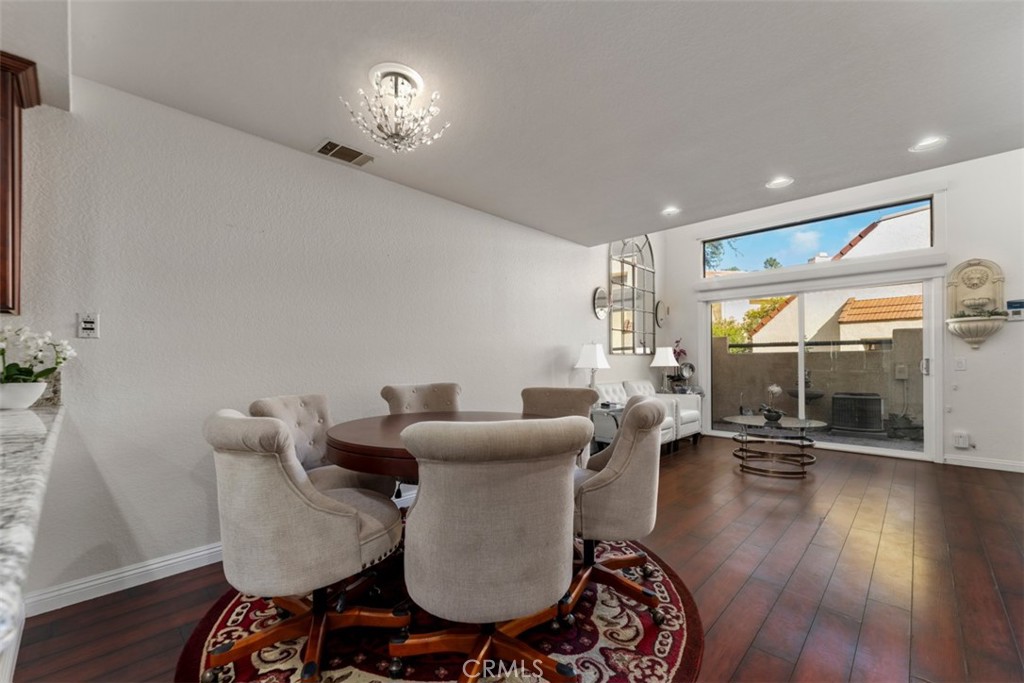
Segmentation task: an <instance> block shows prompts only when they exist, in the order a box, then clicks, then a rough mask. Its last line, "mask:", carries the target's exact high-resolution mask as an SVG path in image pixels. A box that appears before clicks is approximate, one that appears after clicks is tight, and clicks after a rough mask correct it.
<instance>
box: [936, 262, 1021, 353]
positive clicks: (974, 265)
mask: <svg viewBox="0 0 1024 683" xmlns="http://www.w3.org/2000/svg"><path fill="white" fill-rule="evenodd" d="M1005 279H1006V278H1005V277H1004V276H1003V269H1002V268H1000V267H999V266H998V265H996V263H994V262H993V261H987V260H985V259H970V260H968V261H964V262H963V263H961V264H960V265H958V266H957V267H956V268H954V269H953V272H952V273H950V276H949V281H948V282H947V283H946V307H947V310H948V315H949V318H947V319H946V327H947V328H948V329H949V331H950V332H952V333H953V334H955V335H956V336H958V337H960V338H961V339H963V340H964V341H965V342H967V343H968V344H970V345H971V348H972V349H976V348H978V347H979V346H981V345H982V344H983V343H984V341H985V340H986V339H988V338H989V337H990V336H992V335H993V334H995V333H996V332H998V331H999V330H1000V329H1001V328H1002V327H1003V324H1004V323H1005V322H1006V319H1007V317H1008V315H1009V314H1008V313H1007V312H1006V311H1005V310H1002V309H1000V308H999V307H1000V306H1001V305H1002V303H1003V301H1004V299H1003V281H1004V280H1005Z"/></svg>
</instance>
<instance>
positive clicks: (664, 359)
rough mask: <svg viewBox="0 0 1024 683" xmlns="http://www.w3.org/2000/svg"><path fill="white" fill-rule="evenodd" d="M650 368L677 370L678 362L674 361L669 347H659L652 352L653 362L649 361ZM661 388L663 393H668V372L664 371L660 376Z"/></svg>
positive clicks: (674, 358)
mask: <svg viewBox="0 0 1024 683" xmlns="http://www.w3.org/2000/svg"><path fill="white" fill-rule="evenodd" d="M651 367H652V368H678V367H679V362H678V361H677V360H676V356H675V354H674V353H673V352H672V347H671V346H659V347H658V348H657V349H655V351H654V360H652V361H651ZM661 388H662V390H663V391H666V392H669V391H670V389H669V385H668V370H665V372H664V374H663V375H662V381H661Z"/></svg>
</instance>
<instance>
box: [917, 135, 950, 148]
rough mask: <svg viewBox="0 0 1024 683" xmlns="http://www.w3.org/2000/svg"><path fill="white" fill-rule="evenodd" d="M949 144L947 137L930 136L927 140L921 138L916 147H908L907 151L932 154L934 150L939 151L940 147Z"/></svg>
mask: <svg viewBox="0 0 1024 683" xmlns="http://www.w3.org/2000/svg"><path fill="white" fill-rule="evenodd" d="M947 142H949V138H947V137H946V136H945V135H929V136H928V137H926V138H921V139H920V140H918V141H917V144H916V145H914V146H913V147H908V148H907V151H909V152H930V151H931V150H933V149H938V148H939V147H942V146H943V145H945V144H946V143H947Z"/></svg>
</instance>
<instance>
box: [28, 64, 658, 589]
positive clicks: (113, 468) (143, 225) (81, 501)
mask: <svg viewBox="0 0 1024 683" xmlns="http://www.w3.org/2000/svg"><path fill="white" fill-rule="evenodd" d="M73 85H74V101H73V106H72V112H73V113H72V114H68V113H67V112H63V111H59V110H57V109H53V108H50V107H39V108H37V109H34V110H31V111H30V112H26V115H25V122H24V123H25V161H24V170H25V212H24V251H23V255H24V263H25V273H24V289H23V307H22V308H23V311H24V315H23V316H22V317H21V321H22V322H24V323H25V324H30V325H32V326H33V327H39V328H45V329H50V330H52V331H53V332H54V334H56V335H59V336H61V337H71V336H73V333H74V330H73V327H74V321H75V313H76V312H93V311H96V312H99V314H100V327H101V338H100V339H97V340H77V341H76V342H75V346H76V348H77V350H78V351H79V357H78V358H77V359H75V361H74V362H73V363H71V364H69V365H68V366H67V368H66V370H65V373H64V398H65V403H66V404H67V406H68V413H67V419H66V420H65V422H64V424H65V427H64V432H63V434H62V436H61V439H60V442H59V444H58V449H57V454H56V459H55V462H54V468H53V475H52V479H51V482H50V487H49V490H48V493H47V498H46V502H45V505H44V510H43V515H42V522H41V527H40V532H39V539H38V542H37V544H36V550H35V557H34V560H33V563H32V567H31V572H30V577H29V585H28V587H27V588H28V590H29V591H32V590H41V589H43V588H47V587H51V586H54V585H59V584H62V583H66V582H68V581H72V580H75V579H79V578H82V577H87V576H91V575H94V574H96V573H99V572H103V571H107V570H111V569H116V568H120V567H124V566H127V565H131V564H134V563H137V562H142V561H145V560H149V559H154V558H158V557H162V556H165V555H169V554H172V553H175V552H180V551H184V550H188V549H191V548H196V547H200V546H202V545H205V544H208V543H212V542H215V541H216V540H218V538H219V531H218V522H217V514H216V499H215V486H214V475H213V466H212V460H211V458H210V456H209V454H208V449H207V447H206V444H205V442H204V441H203V440H202V437H201V434H200V428H201V425H202V422H203V419H204V418H205V417H206V416H207V415H208V414H209V413H210V412H212V411H213V410H215V409H217V408H221V407H234V408H238V409H242V410H244V409H245V408H246V406H247V405H248V404H249V402H250V401H251V400H252V399H254V398H258V397H261V396H266V395H272V394H277V393H289V392H307V391H321V392H324V393H326V394H328V395H329V396H330V403H331V409H332V412H333V416H334V417H335V418H336V419H339V420H340V419H346V418H348V419H351V418H356V417H362V416H366V415H373V414H379V413H382V412H385V404H384V401H383V400H382V399H381V398H380V397H379V395H378V392H379V390H380V387H381V386H382V385H384V384H387V383H395V382H427V381H434V380H452V381H457V382H459V383H461V384H462V386H463V400H464V404H465V406H466V407H468V408H475V409H483V410H487V409H509V410H514V409H517V407H518V406H519V402H520V399H519V390H520V389H521V388H522V387H523V386H527V385H531V384H552V385H565V384H576V385H582V384H585V383H586V381H587V377H585V376H584V375H583V373H581V372H578V371H576V372H574V371H571V367H572V365H573V363H574V362H575V360H576V355H577V353H578V349H579V345H580V344H581V343H584V342H587V341H590V340H592V339H593V340H598V341H601V340H605V339H606V337H607V331H606V324H605V323H602V322H600V321H598V320H597V319H596V318H595V317H594V316H593V314H592V312H591V308H590V297H591V292H592V290H593V288H594V287H596V286H598V285H599V284H604V283H606V282H607V248H606V247H596V248H593V249H589V248H585V247H581V246H579V245H576V244H573V243H570V242H567V241H564V240H561V239H557V238H554V237H550V236H548V235H545V234H543V233H540V232H537V231H535V230H532V229H529V228H525V227H522V226H519V225H515V224H513V223H509V222H507V221H503V220H500V219H498V218H495V217H493V216H489V215H487V214H483V213H480V212H478V211H474V210H470V209H467V208H464V207H461V206H458V205H455V204H452V203H450V202H447V201H444V200H441V199H438V198H436V197H432V196H429V195H425V194H423V193H420V192H416V191H413V190H410V189H407V188H404V187H401V186H399V185H395V184H393V183H389V182H386V181H383V180H380V179H378V178H375V177H373V176H371V175H369V174H367V173H363V172H361V171H357V170H353V169H350V168H345V167H342V166H338V165H336V164H334V163H332V162H329V161H325V160H321V159H317V158H315V157H313V156H311V155H305V154H301V153H298V152H295V151H293V150H291V149H287V148H285V147H282V146H279V145H275V144H272V143H269V142H266V141H264V140H261V139H258V138H255V137H252V136H249V135H246V134H243V133H240V132H237V131H234V130H232V129H229V128H225V127H223V126H220V125H217V124H213V123H210V122H208V121H205V120H203V119H199V118H196V117H193V116H189V115H187V114H184V113H182V112H179V111H176V110H173V109H169V108H166V107H163V106H160V105H157V104H154V103H152V102H149V101H146V100H142V99H139V98H136V97H133V96H130V95H127V94H124V93H122V92H119V91H116V90H112V89H109V88H107V87H104V86H101V85H98V84H95V83H92V82H89V81H86V80H82V79H75V80H74V84H73ZM339 116H340V113H339ZM418 153H423V154H429V150H424V151H421V152H418ZM649 362H650V358H649V357H648V358H646V359H642V358H636V359H630V358H615V359H612V364H613V366H614V367H613V369H612V370H605V371H602V374H601V376H600V377H601V379H612V378H614V377H632V376H649V375H647V374H646V373H647V372H648V371H647V369H646V368H645V367H644V366H645V365H646V364H647V363H649Z"/></svg>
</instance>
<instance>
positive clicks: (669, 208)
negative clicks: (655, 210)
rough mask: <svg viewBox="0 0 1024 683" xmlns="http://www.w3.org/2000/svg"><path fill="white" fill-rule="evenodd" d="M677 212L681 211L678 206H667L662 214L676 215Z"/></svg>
mask: <svg viewBox="0 0 1024 683" xmlns="http://www.w3.org/2000/svg"><path fill="white" fill-rule="evenodd" d="M677 213H679V207H678V206H666V207H665V208H664V209H662V210H661V215H662V216H675V215H676V214H677Z"/></svg>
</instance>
